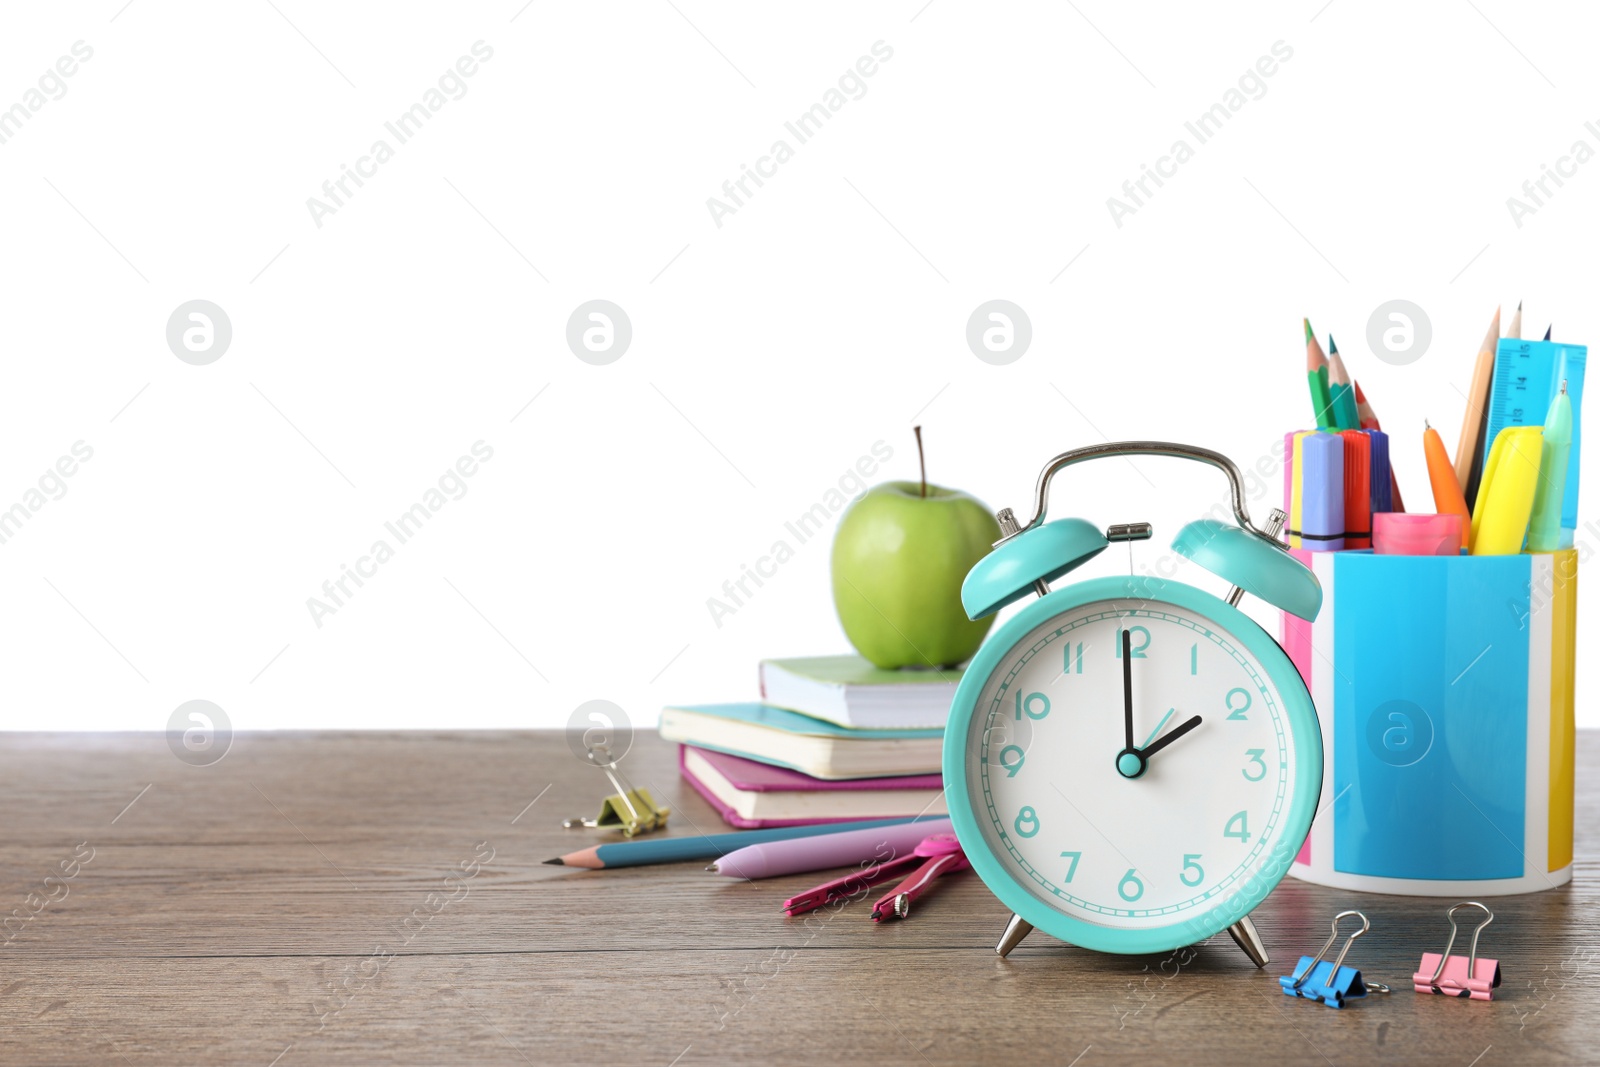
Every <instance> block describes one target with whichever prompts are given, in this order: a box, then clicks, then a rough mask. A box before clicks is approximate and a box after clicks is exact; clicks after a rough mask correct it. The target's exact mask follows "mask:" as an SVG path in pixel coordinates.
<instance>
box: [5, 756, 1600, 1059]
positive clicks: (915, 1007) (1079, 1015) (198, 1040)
mask: <svg viewBox="0 0 1600 1067" xmlns="http://www.w3.org/2000/svg"><path fill="white" fill-rule="evenodd" d="M625 766H626V767H627V768H628V769H629V770H630V772H631V774H632V776H633V777H634V779H635V780H636V782H637V783H638V784H647V785H648V786H649V788H651V790H652V791H653V792H655V794H656V796H657V797H658V798H666V799H667V800H668V801H669V802H670V803H671V805H672V806H673V808H674V813H673V816H672V832H673V833H675V834H686V833H693V832H694V831H695V829H696V828H697V827H698V828H701V829H704V830H707V831H711V830H715V829H723V827H722V826H721V824H720V822H719V821H718V819H717V818H716V816H715V815H714V814H713V813H712V811H711V809H710V807H709V806H708V805H707V804H705V803H704V802H703V801H702V800H701V799H700V798H699V797H698V796H697V795H695V794H694V793H693V792H692V791H691V790H690V789H688V787H686V786H684V785H683V784H682V783H680V781H679V779H678V775H677V770H676V766H675V760H674V752H673V750H672V748H671V747H670V746H668V745H667V744H665V743H663V742H661V741H660V740H659V739H657V738H656V737H655V736H654V735H653V734H644V735H641V736H640V737H639V738H638V739H637V741H636V743H635V745H634V749H633V751H632V753H631V754H630V755H629V756H628V757H627V761H626V763H625ZM1597 767H1600V735H1597V734H1594V733H1585V734H1583V735H1581V737H1580V741H1579V794H1578V827H1579V835H1580V836H1579V841H1578V857H1579V858H1578V868H1577V873H1576V875H1575V877H1574V879H1573V884H1572V885H1570V886H1567V887H1563V888H1561V889H1556V890H1552V891H1549V892H1545V893H1539V894H1536V895H1531V896H1524V897H1515V898H1506V899H1501V900H1498V901H1494V902H1492V906H1493V907H1494V908H1495V909H1496V912H1497V914H1498V918H1497V920H1496V922H1495V923H1494V925H1493V926H1492V927H1490V928H1489V930H1488V931H1487V933H1486V934H1485V937H1484V949H1485V952H1486V954H1488V955H1491V956H1495V957H1498V958H1499V959H1500V960H1501V961H1502V966H1503V969H1504V972H1505V975H1506V979H1505V984H1504V986H1503V987H1502V989H1501V990H1500V992H1499V997H1498V999H1497V1000H1496V1001H1495V1002H1493V1003H1478V1002H1470V1001H1461V1000H1454V999H1450V998H1445V997H1424V996H1418V995H1416V994H1414V993H1412V992H1411V991H1410V987H1409V983H1408V981H1407V979H1408V976H1409V975H1410V974H1411V972H1412V971H1413V970H1414V969H1415V967H1416V964H1417V962H1418V958H1419V956H1420V954H1421V953H1422V952H1423V951H1424V950H1429V951H1438V950H1439V949H1440V948H1441V947H1442V942H1443V940H1444V935H1445V933H1446V932H1447V929H1448V928H1447V925H1446V923H1445V920H1444V907H1445V906H1446V905H1447V904H1449V903H1453V901H1439V900H1419V899H1408V898H1399V897H1381V896H1357V895H1354V894H1350V893H1344V892H1337V891H1333V890H1328V889H1323V888H1320V887H1316V886H1310V885H1305V884H1302V883H1300V882H1296V881H1295V880H1294V879H1292V878H1291V879H1287V880H1286V881H1285V882H1284V883H1283V884H1282V886H1280V887H1279V888H1278V889H1277V891H1276V892H1274V893H1273V895H1272V897H1271V898H1270V899H1269V900H1268V902H1267V903H1266V904H1265V905H1264V906H1263V907H1262V908H1261V909H1260V910H1258V911H1257V912H1256V915H1255V922H1256V925H1257V926H1258V927H1259V929H1260V931H1261V934H1262V936H1263V938H1264V939H1265V940H1266V942H1267V946H1268V948H1269V950H1270V951H1271V952H1272V954H1273V956H1274V960H1273V963H1272V965H1270V966H1269V967H1268V968H1267V969H1266V970H1265V971H1258V970H1256V969H1255V968H1254V967H1252V966H1251V965H1250V964H1249V963H1248V962H1247V961H1246V959H1245V958H1244V956H1243V955H1242V954H1241V953H1240V952H1239V951H1238V949H1237V948H1235V947H1234V945H1233V944H1232V942H1231V941H1230V940H1229V939H1228V938H1227V936H1226V935H1220V936H1219V937H1216V938H1213V939H1212V940H1211V941H1209V942H1207V943H1206V944H1205V945H1204V946H1202V947H1200V948H1199V949H1198V950H1197V951H1196V952H1194V953H1192V954H1189V955H1192V958H1188V956H1185V955H1174V956H1169V957H1151V958H1131V957H1114V956H1103V955H1095V954H1092V953H1089V952H1086V951H1083V950H1081V949H1077V948H1072V947H1069V946H1065V945H1062V944H1061V943H1060V942H1057V941H1054V940H1052V939H1050V938H1049V937H1046V936H1044V935H1042V934H1037V933H1036V934H1034V935H1033V936H1032V937H1030V938H1029V939H1028V940H1027V941H1026V942H1024V943H1023V945H1022V947H1021V948H1019V949H1018V950H1017V951H1016V952H1015V953H1014V954H1013V955H1012V956H1011V957H1010V958H1009V959H1007V960H1001V959H999V958H997V957H996V956H995V954H994V951H993V945H994V942H995V940H996V938H997V937H998V935H999V933H1000V931H1001V928H1002V926H1003V924H1004V921H1005V918H1006V914H1007V913H1006V911H1005V910H1004V909H1003V908H1002V907H1001V906H1000V905H999V904H998V903H997V902H996V901H995V900H994V899H993V897H991V896H990V895H989V893H988V891H987V890H986V889H984V887H983V885H982V884H981V883H980V882H979V881H978V880H977V878H976V877H975V876H972V875H962V876H959V877H957V878H955V879H952V880H950V881H949V883H948V884H946V885H945V886H943V887H942V888H940V889H939V890H937V895H936V896H935V897H933V898H930V899H929V900H928V901H927V902H926V903H925V904H924V905H923V906H922V907H920V908H919V910H918V912H917V914H916V915H915V916H914V917H913V918H912V919H911V920H909V921H907V922H903V923H898V924H892V925H886V926H881V927H879V926H875V925H874V924H873V923H872V922H870V921H869V920H868V918H867V915H866V906H865V905H863V904H860V903H857V904H854V905H852V906H850V907H848V908H846V909H844V910H842V911H840V912H839V913H837V914H834V915H830V914H828V913H826V912H824V913H821V914H820V915H819V917H817V918H816V919H815V920H814V921H813V922H810V923H805V922H801V921H799V920H786V919H784V918H783V917H782V915H781V914H780V912H779V910H778V903H779V902H780V901H781V900H782V899H783V898H784V897H786V896H788V895H789V894H790V892H791V891H792V890H794V889H797V888H800V887H802V886H805V885H807V884H810V883H811V882H813V881H815V880H816V879H815V878H814V877H811V876H799V877H794V878H785V879H778V880H774V881H771V882H759V883H742V882H738V881H733V880H730V879H723V878H718V877H716V876H713V875H710V874H706V873H704V872H703V871H702V870H701V865H700V864H678V865H674V866H669V867H654V868H635V869H624V870H616V871H609V872H606V871H600V872H584V871H575V870H571V869H563V868H558V867H551V866H545V865H543V864H542V862H541V861H543V860H545V859H547V858H549V857H551V856H554V855H557V854H559V853H562V852H566V851H569V850H572V849H574V848H577V847H582V846H583V845H586V844H588V843H591V842H592V841H594V840H595V834H594V832H592V831H568V830H563V829H562V828H561V826H560V819H561V817H563V816H570V815H576V814H580V813H588V814H593V811H594V809H595V808H596V805H597V801H598V799H599V798H600V796H601V795H602V793H603V792H604V790H603V789H602V785H603V781H602V779H601V778H600V776H599V775H598V773H597V772H596V771H594V770H593V769H591V768H588V767H586V766H584V765H582V764H581V763H580V762H579V761H578V760H577V759H576V758H575V757H574V756H573V755H572V754H571V753H570V752H569V751H568V748H567V745H566V743H565V741H564V738H563V736H562V735H561V734H559V733H514V734H507V733H396V734H358V733H341V734H332V733H330V734H263V735H241V736H239V737H237V738H235V740H234V743H233V747H232V750H231V751H230V752H229V753H228V755H227V757H226V758H225V759H223V760H222V761H221V762H219V763H217V764H215V765H213V766H209V767H192V766H188V765H185V764H184V763H182V762H180V761H179V760H178V759H177V758H176V757H175V756H174V755H173V754H172V752H171V751H169V749H168V747H167V744H166V740H165V738H164V737H162V736H160V735H152V734H142V735H134V734H126V735H85V734H7V735H0V798H3V809H0V810H3V812H4V828H5V829H4V835H3V836H4V840H3V842H0V894H3V896H0V912H12V913H13V914H14V915H15V914H24V915H31V916H32V917H31V918H29V919H28V920H26V921H21V920H17V919H13V920H12V921H11V923H10V924H9V931H8V932H9V934H10V941H9V943H5V945H4V948H3V949H0V952H3V955H0V1063H4V1064H53V1063H97V1064H162V1065H168V1064H183V1063H207V1064H217V1063H227V1064H251V1065H258V1067H268V1065H271V1064H277V1065H278V1067H297V1065H301V1064H314V1063H351V1064H356V1063H359V1064H382V1063H450V1064H477V1063H504V1064H522V1063H528V1064H538V1065H541V1067H543V1065H544V1064H565V1063H607V1064H611V1063H630V1064H631V1063H639V1064H660V1065H662V1067H667V1065H669V1064H679V1065H682V1067H689V1065H691V1064H719V1065H721V1064H728V1063H771V1062H785V1063H802V1062H808V1063H828V1064H831V1065H835V1067H845V1065H853V1064H872V1065H874V1067H876V1065H880V1064H902V1063H903V1064H930V1063H932V1064H944V1063H955V1064H967V1063H978V1062H984V1063H1012V1064H1018V1065H1028V1067H1033V1065H1036V1064H1073V1063H1076V1064H1081V1065H1082V1067H1095V1065H1098V1064H1107V1063H1129V1064H1139V1065H1140V1067H1149V1065H1150V1064H1151V1063H1161V1062H1167V1063H1183V1064H1186V1065H1187V1064H1203V1063H1219V1064H1220V1063H1226V1064H1235V1063H1243V1062H1249V1063H1254V1064H1260V1065H1262V1067H1275V1065H1279V1064H1321V1063H1324V1062H1326V1063H1336V1064H1352V1065H1360V1064H1377V1063H1391V1062H1416V1063H1433V1064H1454V1065H1459V1067H1469V1065H1478V1067H1493V1065H1497V1064H1544V1063H1574V1064H1578V1063H1582V1064H1593V1063H1597V1062H1600V1005H1597V995H1600V989H1597V984H1596V974H1597V972H1600V928H1597V924H1596V904H1597V898H1600V882H1597V878H1596V858H1597V855H1600V833H1597V831H1596V826H1597V819H1596V815H1597V811H1596V809H1597V807H1600V784H1597V783H1600V779H1597V777H1596V774H1595V772H1596V770H1597ZM1423 817H1434V816H1431V815H1428V814H1427V813H1424V815H1423ZM1438 817H1448V814H1447V813H1440V814H1439V816H1438ZM47 879H48V881H47ZM1347 907H1359V908H1361V909H1362V910H1363V911H1365V912H1366V913H1367V914H1368V915H1369V916H1370V917H1371V919H1372V933H1371V934H1369V935H1368V936H1367V937H1366V938H1365V939H1364V940H1362V941H1361V942H1360V943H1358V945H1357V947H1356V949H1355V950H1354V954H1353V956H1352V959H1351V962H1352V963H1354V964H1356V965H1357V966H1359V967H1360V968H1361V969H1362V971H1363V972H1364V973H1365V974H1366V976H1367V977H1369V978H1374V979H1379V980H1386V981H1388V982H1389V983H1390V984H1392V985H1394V986H1395V987H1396V992H1395V993H1394V994H1393V995H1391V996H1389V997H1387V998H1380V997H1377V996H1373V997H1371V998H1368V999H1367V1000H1366V1001H1362V1002H1357V1003H1355V1004H1353V1005H1352V1006H1351V1007H1349V1008H1347V1009H1345V1010H1343V1011H1333V1010H1330V1009H1328V1008H1325V1007H1322V1006H1320V1005H1317V1004H1313V1003H1310V1002H1306V1001H1298V1000H1294V999H1291V998H1288V997H1285V996H1283V995H1282V994H1281V993H1280V992H1279V989H1278V985H1277V981H1276V978H1277V976H1278V975H1279V974H1282V973H1284V972H1285V969H1286V968H1287V967H1290V966H1292V965H1293V961H1294V959H1295V958H1296V957H1297V956H1298V955H1300V954H1301V953H1307V952H1313V951H1315V949H1316V947H1317V946H1318V945H1320V944H1321V942H1322V940H1323V938H1324V937H1325V936H1326V934H1327V929H1328V921H1329V919H1330V917H1331V916H1332V915H1333V913H1334V912H1336V911H1338V910H1340V909H1342V908H1347Z"/></svg>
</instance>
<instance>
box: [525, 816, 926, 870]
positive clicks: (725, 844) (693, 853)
mask: <svg viewBox="0 0 1600 1067" xmlns="http://www.w3.org/2000/svg"><path fill="white" fill-rule="evenodd" d="M914 821H915V820H913V819H874V820H872V821H870V822H844V823H838V822H834V823H823V824H821V825H817V826H775V827H773V828H772V829H770V830H741V831H738V832H736V833H728V834H693V835H686V836H684V837H650V838H643V839H640V840H636V841H617V842H614V843H612V844H606V845H593V846H591V847H589V848H585V849H580V850H579V851H577V852H568V853H567V854H566V855H564V856H557V857H556V858H555V859H551V860H545V862H546V863H550V864H554V865H555V866H557V867H587V868H589V869H591V870H600V869H609V868H611V867H640V866H643V865H645V864H648V863H678V862H681V861H684V860H714V859H717V858H719V857H721V856H726V855H727V854H728V853H730V852H732V851H733V850H734V849H738V848H744V847H745V846H746V845H758V844H760V843H762V842H763V841H786V840H788V839H789V838H792V837H814V836H816V835H818V834H837V833H842V832H844V831H846V830H868V829H873V828H875V827H879V826H899V825H900V824H901V823H908V822H914Z"/></svg>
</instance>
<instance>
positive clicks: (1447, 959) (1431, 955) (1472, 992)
mask: <svg viewBox="0 0 1600 1067" xmlns="http://www.w3.org/2000/svg"><path fill="white" fill-rule="evenodd" d="M1462 908H1478V909H1480V910H1481V911H1482V912H1483V916H1484V918H1483V922H1481V923H1479V924H1478V925H1477V926H1476V927H1474V928H1473V931H1472V948H1471V949H1470V950H1469V951H1468V953H1467V958H1466V959H1462V958H1461V957H1460V956H1452V955H1450V949H1451V948H1452V947H1453V946H1454V945H1455V943H1456V912H1458V911H1460V910H1461V909H1462ZM1445 915H1446V917H1447V918H1448V919H1449V920H1450V940H1449V941H1446V942H1445V943H1444V951H1443V952H1424V953H1423V954H1422V966H1421V967H1419V968H1418V969H1417V973H1416V974H1414V975H1412V976H1411V987H1412V988H1413V989H1415V990H1416V991H1417V992H1418V993H1439V994H1442V995H1444V996H1447V997H1471V998H1472V999H1473V1000H1493V999H1494V991H1495V987H1496V986H1498V985H1499V984H1500V961H1499V960H1491V959H1487V958H1485V959H1479V958H1478V935H1479V934H1481V933H1482V932H1483V928H1484V927H1485V926H1488V925H1489V924H1490V923H1492V922H1494V912H1492V911H1490V910H1489V909H1488V908H1485V907H1484V906H1483V905H1482V904H1479V903H1478V902H1477V901H1476V900H1468V901H1464V902H1463V903H1460V904H1457V905H1456V906H1455V907H1453V908H1451V909H1450V910H1449V911H1448V912H1446V913H1445Z"/></svg>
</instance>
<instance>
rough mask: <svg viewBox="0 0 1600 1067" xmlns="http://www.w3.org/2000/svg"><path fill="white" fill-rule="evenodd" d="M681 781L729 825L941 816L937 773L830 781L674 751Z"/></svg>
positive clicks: (720, 755) (685, 749)
mask: <svg viewBox="0 0 1600 1067" xmlns="http://www.w3.org/2000/svg"><path fill="white" fill-rule="evenodd" d="M678 767H679V769H680V770H681V771H682V772H683V777H684V779H685V780H686V781H687V782H688V783H689V784H690V785H692V786H694V788H695V790H696V791H697V792H698V793H699V794H700V795H701V796H703V797H705V798H706V800H707V801H708V802H709V803H710V804H711V806H712V807H714V808H716V809H717V811H718V813H719V814H721V816H722V819H723V821H724V822H726V823H727V824H728V825H729V826H736V827H738V828H739V829H741V830H752V829H759V828H763V827H769V826H806V825H810V824H812V823H825V822H851V821H855V820H860V819H892V818H897V817H900V816H905V817H908V818H909V817H911V816H915V815H930V816H931V815H943V814H945V810H946V809H945V805H944V788H943V780H942V779H941V778H940V776H939V775H937V774H913V775H907V776H904V777H895V778H852V779H849V780H846V781H830V780H825V779H822V778H813V777H811V776H810V775H808V774H801V773H800V772H799V771H793V770H790V769H789V768H787V767H774V766H772V765H770V764H766V763H758V762H757V761H755V760H749V759H744V758H742V757H739V756H732V755H729V754H727V753H725V752H712V751H711V750H709V749H704V748H695V747H693V746H691V745H680V746H678Z"/></svg>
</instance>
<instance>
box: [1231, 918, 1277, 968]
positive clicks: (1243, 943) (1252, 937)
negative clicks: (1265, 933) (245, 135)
mask: <svg viewBox="0 0 1600 1067" xmlns="http://www.w3.org/2000/svg"><path fill="white" fill-rule="evenodd" d="M1228 933H1229V934H1231V935H1232V936H1233V940H1234V942H1235V943H1236V944H1237V945H1238V946H1239V947H1240V948H1242V949H1244V954H1245V955H1246V956H1249V957H1250V962H1251V963H1253V964H1255V965H1256V966H1257V967H1265V966H1266V965H1267V964H1268V963H1270V962H1272V961H1271V959H1269V958H1268V956H1267V949H1266V946H1265V945H1263V944H1262V943H1261V935H1260V934H1258V933H1256V924H1255V923H1253V922H1251V921H1250V916H1248V915H1246V916H1245V917H1244V918H1242V919H1240V920H1239V921H1238V922H1236V923H1234V924H1233V925H1232V926H1230V927H1228Z"/></svg>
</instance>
